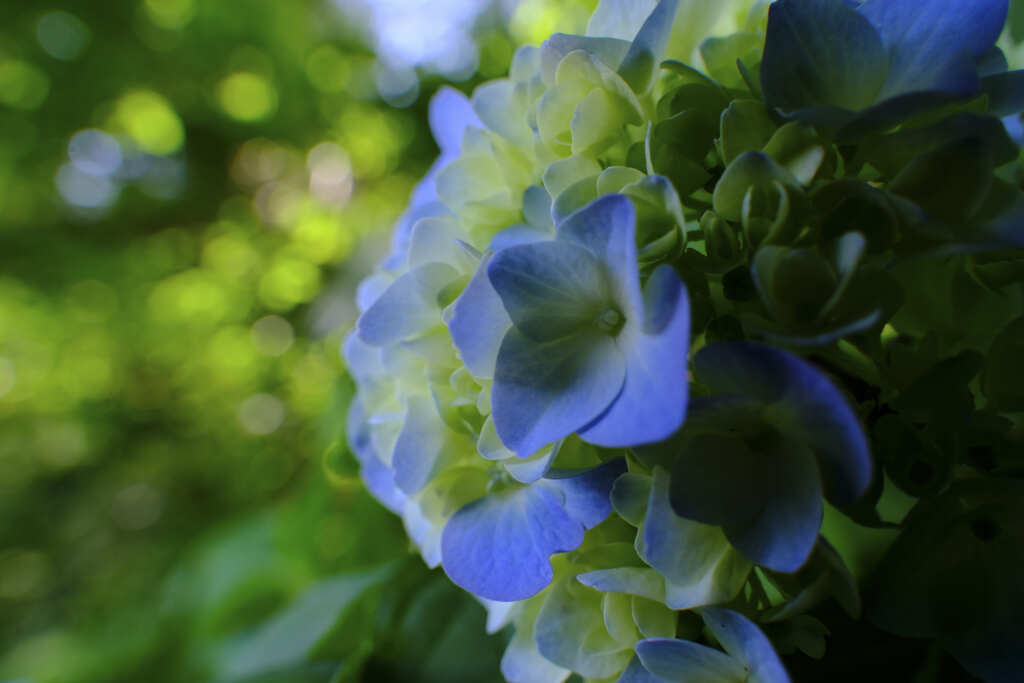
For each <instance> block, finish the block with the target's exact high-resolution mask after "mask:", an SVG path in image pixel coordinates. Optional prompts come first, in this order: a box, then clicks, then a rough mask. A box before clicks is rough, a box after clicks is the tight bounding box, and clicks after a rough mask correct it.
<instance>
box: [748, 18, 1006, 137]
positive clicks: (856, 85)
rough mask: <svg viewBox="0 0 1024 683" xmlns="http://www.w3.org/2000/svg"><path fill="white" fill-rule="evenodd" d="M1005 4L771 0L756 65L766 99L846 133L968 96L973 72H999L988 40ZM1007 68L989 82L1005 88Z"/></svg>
mask: <svg viewBox="0 0 1024 683" xmlns="http://www.w3.org/2000/svg"><path fill="white" fill-rule="evenodd" d="M1007 11H1008V2H1007V0H971V1H970V2H964V1H963V0H866V1H865V2H862V3H859V4H858V3H856V2H853V1H852V0H779V1H778V2H776V3H774V4H773V5H772V6H771V9H770V11H769V14H768V28H767V34H766V37H765V49H764V59H763V61H762V63H761V85H762V88H763V91H764V95H765V99H766V101H767V103H768V104H769V106H772V107H775V108H777V109H779V110H780V111H781V112H783V113H784V114H786V115H789V116H793V117H795V118H798V119H801V120H804V121H807V122H808V123H812V124H816V125H820V126H823V127H825V128H829V129H842V128H844V127H845V128H846V132H847V133H849V131H851V130H853V129H854V127H856V128H861V129H862V127H867V128H874V127H880V128H885V127H888V125H891V124H892V123H895V122H897V121H898V120H899V119H905V118H906V117H907V116H910V115H913V114H915V113H918V112H921V111H924V110H926V109H929V108H932V107H935V106H938V105H941V104H944V103H946V102H950V101H953V100H957V99H964V98H969V97H972V96H974V95H976V94H978V93H979V92H980V90H981V88H982V78H981V76H982V73H979V72H983V73H987V72H989V71H991V70H996V71H998V70H1000V69H999V66H1000V57H1001V54H1000V53H999V52H998V50H996V49H995V48H994V45H995V41H996V38H998V37H999V33H1000V32H1001V31H1002V28H1003V24H1004V23H1005V21H1006V16H1007ZM993 64H994V65H995V66H994V67H993ZM1001 66H1002V69H1001V70H1002V71H1005V70H1006V69H1005V59H1003V60H1002V61H1001ZM1007 76H1010V75H1009V74H997V75H994V76H992V78H993V79H994V80H993V81H992V85H993V87H995V88H996V89H998V90H1000V91H1002V90H1010V89H1012V88H1009V87H1008V86H1007V83H1006V77H1007ZM1016 78H1017V77H1016V76H1013V77H1012V78H1011V82H1012V83H1016V80H1015V79H1016ZM1011 99H1013V98H1011ZM1005 106H1009V107H1010V108H1012V103H1006V105H1005ZM1002 108H1004V106H998V107H993V109H1002ZM1006 113H1008V112H1006ZM840 132H841V133H842V132H843V131H840Z"/></svg>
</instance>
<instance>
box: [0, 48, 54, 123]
mask: <svg viewBox="0 0 1024 683" xmlns="http://www.w3.org/2000/svg"><path fill="white" fill-rule="evenodd" d="M49 94H50V77H49V76H47V75H46V72H45V71H43V70H42V69H40V68H39V67H37V66H35V65H34V64H30V63H29V62H25V61H22V60H20V59H0V104H6V105H7V106H8V107H11V108H13V109H23V110H25V111H32V110H35V109H38V108H39V107H40V105H42V103H43V102H45V101H46V96H47V95H49Z"/></svg>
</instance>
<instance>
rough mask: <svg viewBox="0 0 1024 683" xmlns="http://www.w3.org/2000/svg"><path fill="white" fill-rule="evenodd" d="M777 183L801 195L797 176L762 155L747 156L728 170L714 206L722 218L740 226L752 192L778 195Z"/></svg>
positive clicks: (714, 197)
mask: <svg viewBox="0 0 1024 683" xmlns="http://www.w3.org/2000/svg"><path fill="white" fill-rule="evenodd" d="M773 183H779V184H780V185H781V186H783V187H785V188H790V189H795V190H797V191H799V188H800V183H799V182H798V181H797V179H796V178H794V177H793V174H792V173H790V172H789V171H787V170H786V169H784V168H782V167H781V166H779V165H778V164H776V163H775V162H774V161H772V160H771V158H770V157H769V156H768V155H767V154H764V153H762V152H745V153H743V154H741V155H740V156H738V157H736V159H734V160H733V162H732V163H731V164H729V166H728V167H727V168H726V169H725V173H723V174H722V177H721V178H720V179H719V181H718V184H717V185H716V186H715V192H714V195H713V198H712V202H713V204H714V207H715V212H716V213H717V214H718V215H719V216H721V217H722V218H724V219H726V220H729V221H736V222H738V221H739V220H740V219H741V217H742V214H743V202H744V197H745V196H746V195H747V193H748V190H749V189H750V188H755V189H756V190H760V191H768V192H770V193H771V194H773V195H777V192H776V190H775V189H774V187H773Z"/></svg>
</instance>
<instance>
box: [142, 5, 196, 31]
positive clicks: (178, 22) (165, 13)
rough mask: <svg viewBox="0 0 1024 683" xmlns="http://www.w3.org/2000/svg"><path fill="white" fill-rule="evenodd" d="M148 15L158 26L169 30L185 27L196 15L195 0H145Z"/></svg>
mask: <svg viewBox="0 0 1024 683" xmlns="http://www.w3.org/2000/svg"><path fill="white" fill-rule="evenodd" d="M142 6H143V7H144V8H145V10H146V16H147V17H149V20H150V21H151V22H153V23H154V24H155V25H156V26H159V27H160V28H165V29H168V30H176V29H181V28H185V26H187V25H188V23H189V22H190V21H192V17H193V16H195V13H196V6H195V0H145V2H144V3H143V5H142Z"/></svg>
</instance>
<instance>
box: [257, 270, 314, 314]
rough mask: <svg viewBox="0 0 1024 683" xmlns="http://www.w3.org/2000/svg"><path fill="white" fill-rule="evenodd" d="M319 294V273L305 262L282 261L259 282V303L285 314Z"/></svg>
mask: <svg viewBox="0 0 1024 683" xmlns="http://www.w3.org/2000/svg"><path fill="white" fill-rule="evenodd" d="M318 291H320V269H319V268H317V267H316V266H314V265H313V264H312V263H309V262H308V261H303V260H301V259H297V258H289V257H283V258H279V259H277V260H276V261H275V262H274V263H272V264H271V266H270V268H269V269H268V270H267V272H266V273H264V275H263V277H262V278H260V287H259V294H260V299H261V300H262V301H263V303H264V304H266V305H267V307H268V308H271V309H273V310H278V311H284V310H288V309H289V308H291V307H292V306H295V305H296V304H300V303H304V302H306V301H311V300H312V299H313V297H315V296H316V294H317V292H318Z"/></svg>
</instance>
